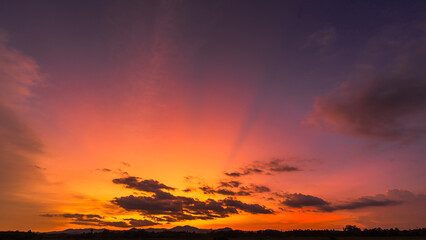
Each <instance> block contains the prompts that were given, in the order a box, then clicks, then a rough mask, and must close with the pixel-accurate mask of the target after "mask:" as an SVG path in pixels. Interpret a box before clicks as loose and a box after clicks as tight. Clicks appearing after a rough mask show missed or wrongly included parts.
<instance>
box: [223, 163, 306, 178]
mask: <svg viewBox="0 0 426 240" xmlns="http://www.w3.org/2000/svg"><path fill="white" fill-rule="evenodd" d="M284 162H285V160H282V159H274V160H271V161H269V162H254V163H252V164H251V165H249V166H248V167H244V168H241V169H240V171H234V172H225V175H226V176H229V177H242V176H246V175H253V174H267V175H271V174H274V173H282V172H294V171H301V169H299V168H298V167H295V166H291V165H288V164H285V163H284Z"/></svg>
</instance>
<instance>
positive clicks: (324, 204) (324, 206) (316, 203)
mask: <svg viewBox="0 0 426 240" xmlns="http://www.w3.org/2000/svg"><path fill="white" fill-rule="evenodd" d="M276 195H277V196H279V197H282V198H283V200H282V201H281V204H282V205H285V206H287V207H290V208H305V207H313V208H315V209H316V210H317V211H320V212H334V211H338V210H355V209H361V208H367V207H386V206H395V205H400V204H402V203H404V202H407V201H410V200H411V199H413V198H414V196H415V195H414V194H413V193H411V192H409V191H401V190H396V189H394V190H388V191H387V193H386V194H377V195H375V196H364V197H360V198H358V199H354V200H350V201H344V202H339V203H334V204H332V203H330V202H328V201H325V200H324V199H322V198H319V197H315V196H312V195H304V194H301V193H292V194H276Z"/></svg>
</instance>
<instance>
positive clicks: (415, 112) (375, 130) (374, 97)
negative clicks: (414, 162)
mask: <svg viewBox="0 0 426 240" xmlns="http://www.w3.org/2000/svg"><path fill="white" fill-rule="evenodd" d="M413 36H416V37H413ZM362 56H363V57H361V58H360V59H362V60H360V62H359V63H358V65H359V66H364V67H360V68H358V69H357V70H356V71H355V73H353V74H352V76H350V77H349V79H345V80H343V81H342V84H341V85H340V86H339V87H338V88H336V89H333V90H332V91H330V92H329V93H326V94H324V95H322V96H318V97H316V98H315V101H314V104H313V110H312V112H311V113H310V115H309V116H308V118H307V119H306V121H305V123H306V124H307V125H308V126H313V127H318V128H323V127H324V128H326V129H328V130H330V131H334V132H338V133H340V134H344V135H348V136H355V137H364V138H371V139H378V140H384V141H401V140H411V139H416V138H419V137H421V136H424V134H425V130H426V95H425V94H424V93H425V91H426V70H425V68H424V64H423V63H424V62H425V61H426V30H425V28H424V23H421V24H417V23H411V22H410V23H409V24H399V25H397V26H392V27H388V28H386V29H384V30H382V31H379V32H378V33H377V35H376V36H375V37H373V38H372V39H371V40H370V44H369V46H368V47H367V48H366V49H365V53H364V54H363V55H362Z"/></svg>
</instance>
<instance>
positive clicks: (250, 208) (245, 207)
mask: <svg viewBox="0 0 426 240" xmlns="http://www.w3.org/2000/svg"><path fill="white" fill-rule="evenodd" d="M222 202H223V203H224V204H225V205H226V206H229V207H235V208H237V209H239V210H242V211H244V212H248V213H252V214H260V213H264V214H268V213H274V211H273V210H271V209H267V208H265V207H264V206H261V205H259V204H247V203H243V202H241V201H239V200H235V199H233V198H226V199H224V200H222Z"/></svg>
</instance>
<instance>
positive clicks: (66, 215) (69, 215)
mask: <svg viewBox="0 0 426 240" xmlns="http://www.w3.org/2000/svg"><path fill="white" fill-rule="evenodd" d="M40 216H42V217H64V218H75V219H102V218H103V217H101V216H100V215H97V214H80V213H62V214H42V215H40Z"/></svg>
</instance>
